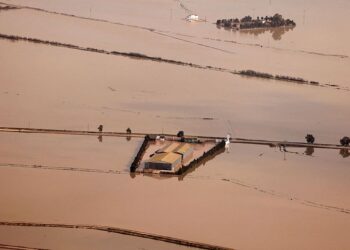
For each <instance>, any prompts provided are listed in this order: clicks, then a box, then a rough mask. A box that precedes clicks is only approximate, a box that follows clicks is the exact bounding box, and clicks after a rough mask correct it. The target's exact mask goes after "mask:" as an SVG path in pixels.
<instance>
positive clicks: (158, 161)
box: [145, 143, 193, 172]
mask: <svg viewBox="0 0 350 250" xmlns="http://www.w3.org/2000/svg"><path fill="white" fill-rule="evenodd" d="M192 155H193V148H192V146H191V145H190V144H188V143H170V144H168V145H167V146H165V147H163V148H162V149H159V150H158V151H157V152H155V154H154V155H153V156H152V157H151V158H150V159H149V160H148V161H146V162H145V169H154V170H167V171H173V172H175V171H177V170H178V169H179V168H181V167H182V163H183V162H184V161H186V160H188V159H190V158H191V157H192Z"/></svg>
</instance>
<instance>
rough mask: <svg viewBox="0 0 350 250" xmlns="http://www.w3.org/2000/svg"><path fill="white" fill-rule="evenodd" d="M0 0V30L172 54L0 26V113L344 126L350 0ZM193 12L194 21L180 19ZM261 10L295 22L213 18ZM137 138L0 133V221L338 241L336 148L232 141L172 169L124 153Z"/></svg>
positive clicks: (175, 127)
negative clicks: (140, 167) (231, 26)
mask: <svg viewBox="0 0 350 250" xmlns="http://www.w3.org/2000/svg"><path fill="white" fill-rule="evenodd" d="M2 2H3V3H8V4H14V5H16V6H17V7H19V9H10V10H0V34H5V35H12V36H20V37H27V38H32V39H40V40H45V41H51V42H57V43H65V44H73V45H76V46H81V47H84V48H94V49H98V50H105V51H118V52H121V53H139V54H142V55H147V56H149V57H159V58H162V59H166V60H173V61H179V62H184V63H185V64H184V65H180V64H179V65H176V64H174V63H169V62H167V61H155V60H144V59H143V58H138V59H137V58H130V57H127V56H121V55H112V54H101V53H98V52H95V51H84V50H77V49H72V48H68V47H62V46H51V45H50V44H42V43H33V42H30V41H11V40H9V39H0V68H1V74H0V117H1V118H0V126H9V127H32V128H53V129H75V130H90V131H96V130H97V127H98V126H99V125H100V124H103V125H104V130H105V131H125V129H126V128H128V127H130V128H131V129H132V130H133V132H144V133H162V132H164V133H177V132H178V131H179V130H184V131H185V133H186V134H197V135H208V136H226V134H227V133H230V134H231V135H232V136H233V137H240V138H250V139H268V140H279V141H283V140H286V141H304V137H305V135H306V134H307V133H312V134H314V135H315V137H316V141H317V142H321V143H334V144H337V143H339V139H340V138H341V137H342V136H345V135H349V134H350V132H349V127H350V119H349V116H350V109H349V106H350V99H349V96H350V92H349V91H348V90H347V89H348V88H350V82H349V80H348V79H349V76H350V73H349V72H348V68H349V66H350V59H349V56H350V46H349V44H350V37H349V34H348V33H346V32H344V30H346V27H343V26H344V20H343V19H344V15H345V14H346V13H347V12H346V11H347V10H348V9H349V7H350V6H349V4H348V3H346V2H344V1H340V0H339V1H335V2H334V3H333V4H332V6H330V7H329V8H331V10H332V11H328V12H327V13H326V14H325V9H327V8H328V4H327V3H328V2H327V1H315V0H308V1H297V2H295V1H288V0H285V1H280V2H278V3H275V2H272V3H271V1H235V2H232V1H220V3H216V1H211V0H205V1H170V0H169V1H132V2H130V1H124V0H120V1H93V0H89V1H79V0H75V1H66V0H62V1H54V2H52V1H51V2H47V1H41V0H31V1H20V0H16V1H5V0H3V1H2ZM316 2H317V4H315V3H316ZM24 5H25V6H27V7H26V8H25V7H23V6H24ZM3 6H5V5H3ZM28 7H29V8H28ZM34 8H36V9H34ZM213 9H215V11H213ZM258 10H259V11H258ZM260 11H261V12H262V13H260ZM53 12H55V13H53ZM191 12H194V13H197V14H198V15H200V17H201V18H204V17H206V19H207V22H200V23H188V22H186V21H184V20H183V19H184V18H185V17H186V15H187V14H189V13H191ZM275 12H280V13H282V14H283V15H284V16H286V17H292V18H293V19H294V20H295V21H296V23H297V26H296V27H295V28H294V29H293V30H288V31H283V32H281V33H279V34H276V32H277V33H278V31H266V32H264V33H260V34H259V33H256V34H254V33H244V32H232V31H227V30H223V29H217V27H216V26H215V25H214V24H213V22H214V21H215V20H216V19H217V18H229V17H230V16H245V15H247V14H251V15H270V14H273V13H275ZM72 15H74V16H72ZM101 20H104V21H103V22H102V21H101ZM315 20H318V21H317V22H316V21H315ZM330 20H332V25H330V23H329V21H330ZM334 27H336V28H334ZM334 37H337V39H335V38H334ZM190 64H192V65H190ZM193 65H201V66H204V67H203V68H198V67H197V68H196V67H193ZM207 66H209V67H207ZM215 67H220V68H222V69H225V70H228V71H229V70H247V69H252V70H256V71H259V72H266V73H270V74H282V75H287V76H293V77H302V78H305V79H307V80H312V81H319V82H321V83H325V84H337V86H340V87H341V88H339V89H337V88H335V87H332V86H328V87H327V86H325V87H321V86H311V85H304V84H297V83H294V82H287V81H276V80H271V79H260V78H253V77H243V76H240V75H235V74H231V73H229V72H227V71H225V70H213V68H215ZM141 143H142V140H141V139H135V138H132V139H131V140H127V139H126V138H114V137H103V138H102V139H101V138H97V137H92V136H69V135H40V134H15V133H0V200H1V207H0V224H1V222H8V221H12V222H13V221H21V222H33V223H59V224H73V225H78V224H89V225H100V226H111V227H118V228H125V229H130V230H136V231H141V232H147V233H153V234H159V235H164V236H171V237H175V238H180V239H185V240H190V241H196V242H203V243H208V244H215V245H219V246H224V247H230V248H234V249H347V247H348V246H349V245H350V239H349V237H348V232H349V231H350V198H349V197H350V195H349V191H350V185H349V182H348V180H349V178H350V167H349V166H350V164H349V163H350V157H349V153H347V152H345V151H342V152H339V151H338V150H327V149H311V148H308V149H305V148H297V149H295V148H288V149H287V152H282V151H281V150H280V149H279V148H278V147H268V146H254V145H242V144H232V145H231V148H230V151H229V152H228V153H226V152H225V153H222V154H220V155H218V156H216V157H215V158H214V159H213V160H211V161H208V162H207V163H206V164H205V165H201V166H199V167H197V168H196V169H194V170H193V171H191V172H190V173H188V174H187V175H186V176H183V177H181V178H178V177H160V176H144V175H140V174H137V175H136V176H134V175H131V174H130V173H129V166H130V163H131V162H132V160H133V158H134V156H135V154H136V152H137V151H138V149H139V147H140V145H141ZM0 232H1V233H0V248H1V247H6V245H7V247H8V246H13V247H14V246H17V247H19V246H26V247H32V248H48V249H57V248H59V249H88V248H90V249H96V248H99V249H112V248H114V249H115V247H117V246H119V247H121V248H123V249H182V248H183V247H181V246H178V245H175V244H170V243H165V242H159V241H154V240H150V239H142V238H137V237H132V236H125V235H124V236H123V235H119V234H112V233H106V232H99V231H96V232H95V231H91V230H90V231H89V230H82V229H62V228H50V229H45V228H39V227H38V228H36V227H33V228H31V227H19V226H5V225H0ZM2 245H3V246H2Z"/></svg>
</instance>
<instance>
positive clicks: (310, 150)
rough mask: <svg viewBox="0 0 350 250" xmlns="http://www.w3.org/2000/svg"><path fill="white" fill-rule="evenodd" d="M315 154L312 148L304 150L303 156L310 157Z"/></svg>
mask: <svg viewBox="0 0 350 250" xmlns="http://www.w3.org/2000/svg"><path fill="white" fill-rule="evenodd" d="M314 152H315V148H314V147H307V148H306V149H305V153H304V154H305V155H309V156H312V154H313V153H314Z"/></svg>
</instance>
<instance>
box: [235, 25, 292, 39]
mask: <svg viewBox="0 0 350 250" xmlns="http://www.w3.org/2000/svg"><path fill="white" fill-rule="evenodd" d="M293 29H294V27H281V28H270V29H251V30H240V32H241V33H242V34H248V35H254V36H259V35H262V34H264V33H265V32H270V33H271V36H272V38H273V39H274V40H276V41H279V40H281V39H282V36H283V35H284V34H285V33H286V32H288V31H290V30H293Z"/></svg>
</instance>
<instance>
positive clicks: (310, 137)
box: [305, 134, 315, 144]
mask: <svg viewBox="0 0 350 250" xmlns="http://www.w3.org/2000/svg"><path fill="white" fill-rule="evenodd" d="M305 139H306V142H307V143H309V144H314V142H315V137H314V136H313V135H312V134H307V135H306V136H305Z"/></svg>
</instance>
